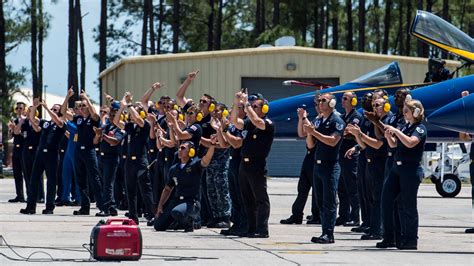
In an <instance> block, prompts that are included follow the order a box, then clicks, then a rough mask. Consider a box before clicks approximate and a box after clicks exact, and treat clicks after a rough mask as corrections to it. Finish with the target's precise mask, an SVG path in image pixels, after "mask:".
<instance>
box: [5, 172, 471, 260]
mask: <svg viewBox="0 0 474 266" xmlns="http://www.w3.org/2000/svg"><path fill="white" fill-rule="evenodd" d="M297 181H298V179H296V178H294V179H293V178H273V179H270V180H269V182H268V189H269V193H270V201H271V216H270V238H267V239H249V238H237V237H224V236H221V235H219V231H220V230H218V229H206V228H203V229H201V230H196V231H194V232H193V233H183V232H182V231H168V232H155V231H154V230H153V229H152V228H151V227H147V226H146V222H145V220H143V223H142V224H141V225H140V227H141V230H142V235H143V246H144V249H143V256H142V259H141V260H140V261H139V262H121V265H129V264H141V265H143V264H149V265H156V264H158V263H159V264H161V265H196V264H199V265H203V264H205V265H228V264H235V265H260V266H261V265H295V264H296V265H311V264H351V265H352V264H360V265H367V264H377V265H386V264H397V265H399V264H416V265H419V264H424V265H434V264H436V265H474V241H473V240H474V234H465V233H464V230H465V229H466V228H467V227H474V223H473V220H474V219H473V217H474V213H473V209H472V202H471V195H470V193H471V187H470V186H469V185H467V186H466V185H465V186H464V187H463V188H462V191H461V193H460V194H459V195H458V196H457V197H456V198H450V199H448V198H441V197H440V196H439V195H438V194H437V193H436V190H435V187H434V186H433V185H421V187H420V192H419V198H418V209H419V216H420V229H419V242H418V243H419V244H418V250H417V251H401V250H397V249H386V250H380V249H376V248H375V243H376V242H377V241H370V240H369V241H367V240H365V241H364V240H360V235H361V234H358V233H352V232H350V228H348V227H342V226H338V227H336V230H335V239H336V243H335V244H331V245H319V244H313V243H311V242H310V239H311V237H312V236H319V235H320V234H321V227H320V226H319V225H306V224H302V225H281V224H280V223H279V221H280V219H283V218H287V217H288V216H289V215H290V214H291V205H292V203H293V201H294V199H295V197H296V185H297ZM13 197H14V182H13V179H0V235H2V236H3V238H4V239H5V241H6V242H5V241H4V240H0V253H1V254H0V265H13V264H15V265H17V264H26V262H25V261H12V260H9V259H7V258H6V257H5V256H4V255H6V256H10V257H12V258H16V259H20V257H18V256H17V255H16V254H15V253H14V252H13V251H12V250H11V249H9V248H8V247H7V246H6V243H8V244H9V245H11V246H14V247H13V249H14V251H16V252H17V253H18V254H19V255H21V256H23V257H28V256H30V255H31V257H30V259H31V260H33V261H41V260H42V261H43V262H41V263H47V264H46V265H53V263H51V262H48V261H50V258H51V257H52V258H55V259H67V260H76V262H72V261H63V262H55V263H54V265H56V264H66V265H71V264H74V265H77V264H84V265H87V264H90V262H89V261H88V260H89V258H90V255H89V253H88V252H87V251H86V250H85V249H84V248H83V247H82V245H83V244H88V243H89V237H90V232H91V230H92V228H93V226H94V225H95V224H96V223H97V222H98V221H99V220H100V218H98V217H94V216H93V214H95V213H96V212H97V209H95V208H93V209H91V214H92V215H91V216H86V217H84V216H81V217H76V216H73V215H72V212H73V210H75V209H78V207H57V208H56V209H55V211H54V215H42V214H41V210H42V209H44V204H38V208H37V214H36V215H22V214H20V213H19V210H20V208H24V207H25V206H26V204H25V203H8V202H7V201H8V199H9V198H13ZM309 209H310V204H309V201H308V204H307V206H306V209H305V216H306V214H307V213H309ZM38 213H39V214H38ZM123 214H124V212H123V211H121V212H119V216H118V217H123ZM50 256H51V257H50ZM105 263H106V264H118V263H119V262H105ZM35 264H37V263H35Z"/></svg>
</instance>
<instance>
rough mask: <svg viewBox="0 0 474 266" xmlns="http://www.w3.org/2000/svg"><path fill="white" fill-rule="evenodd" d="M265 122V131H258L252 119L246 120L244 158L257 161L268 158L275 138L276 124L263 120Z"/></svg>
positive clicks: (243, 132)
mask: <svg viewBox="0 0 474 266" xmlns="http://www.w3.org/2000/svg"><path fill="white" fill-rule="evenodd" d="M263 121H264V122H265V130H261V129H258V128H257V127H256V126H255V125H254V124H253V123H252V121H251V120H250V118H248V117H247V118H245V119H244V128H243V130H242V136H243V137H244V141H243V143H242V150H241V152H242V153H241V154H242V157H246V158H255V159H256V160H257V161H260V160H265V159H266V158H267V156H268V153H269V152H270V149H271V147H272V143H273V138H274V136H275V124H273V122H272V120H270V119H268V118H263Z"/></svg>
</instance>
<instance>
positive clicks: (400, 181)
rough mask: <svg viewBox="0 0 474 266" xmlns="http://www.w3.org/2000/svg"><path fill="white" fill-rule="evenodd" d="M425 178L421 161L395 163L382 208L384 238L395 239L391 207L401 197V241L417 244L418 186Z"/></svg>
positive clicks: (385, 188)
mask: <svg viewBox="0 0 474 266" xmlns="http://www.w3.org/2000/svg"><path fill="white" fill-rule="evenodd" d="M422 179H423V169H422V168H421V166H420V164H419V163H406V162H403V164H402V165H397V164H394V165H393V167H392V170H391V171H390V175H389V176H388V178H387V181H386V182H385V183H386V184H385V185H384V193H383V196H384V197H383V200H382V209H383V215H384V239H387V240H393V231H394V229H393V224H391V223H390V222H386V221H390V219H391V218H393V215H392V213H390V210H389V209H390V208H388V209H386V208H385V207H386V206H388V207H391V206H394V201H395V199H396V198H397V197H398V198H399V202H398V203H399V206H400V208H399V211H400V224H401V235H402V239H401V241H400V242H401V243H407V244H416V243H417V239H418V208H417V196H418V188H419V186H420V183H421V180H422Z"/></svg>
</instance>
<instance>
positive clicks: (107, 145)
mask: <svg viewBox="0 0 474 266" xmlns="http://www.w3.org/2000/svg"><path fill="white" fill-rule="evenodd" d="M119 109H120V103H119V102H118V101H115V102H112V104H111V107H110V111H109V112H110V113H109V119H110V123H108V124H107V125H105V126H103V127H101V128H98V129H96V137H95V139H94V142H98V143H100V144H99V151H100V157H99V172H100V175H101V177H102V183H103V195H102V199H103V201H104V203H103V211H101V212H99V213H97V214H96V216H103V217H104V216H117V209H116V201H115V199H114V184H115V178H116V174H117V168H118V164H119V160H120V143H121V142H122V139H123V138H124V134H125V132H124V131H123V130H121V129H120V128H119V127H118V126H116V125H115V124H114V123H113V122H112V121H113V119H114V118H115V116H116V115H117V111H118V110H119Z"/></svg>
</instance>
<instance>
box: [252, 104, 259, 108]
mask: <svg viewBox="0 0 474 266" xmlns="http://www.w3.org/2000/svg"><path fill="white" fill-rule="evenodd" d="M252 108H253V109H257V108H260V106H259V105H256V104H252Z"/></svg>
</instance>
